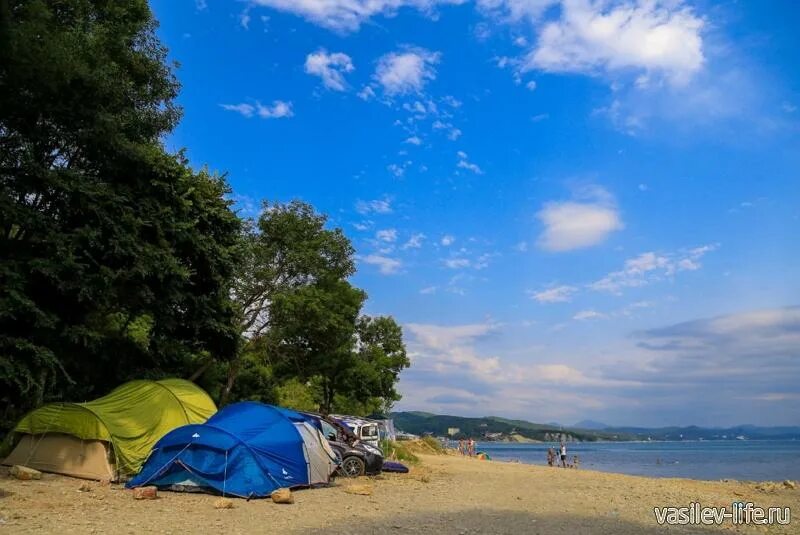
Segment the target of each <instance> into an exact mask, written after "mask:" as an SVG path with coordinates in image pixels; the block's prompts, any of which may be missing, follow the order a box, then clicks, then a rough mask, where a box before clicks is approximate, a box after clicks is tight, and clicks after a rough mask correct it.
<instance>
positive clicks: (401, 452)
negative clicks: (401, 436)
mask: <svg viewBox="0 0 800 535" xmlns="http://www.w3.org/2000/svg"><path fill="white" fill-rule="evenodd" d="M381 450H383V455H384V457H386V459H390V460H392V461H405V462H409V463H418V462H419V457H417V456H416V455H414V454H413V453H412V452H411V451H410V450H409V448H408V446H407V445H406V444H404V443H403V442H396V441H394V440H383V441H382V442H381Z"/></svg>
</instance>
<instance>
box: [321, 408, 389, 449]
mask: <svg viewBox="0 0 800 535" xmlns="http://www.w3.org/2000/svg"><path fill="white" fill-rule="evenodd" d="M331 416H333V417H334V418H336V419H337V420H340V421H342V422H344V423H345V424H347V427H349V428H350V429H352V430H353V433H355V435H356V436H357V437H358V439H359V440H361V442H364V443H365V444H369V445H370V446H374V447H376V448H380V439H381V437H380V432H379V430H378V424H377V423H376V422H373V421H372V420H365V419H363V418H356V417H354V416H343V415H336V414H332V415H331Z"/></svg>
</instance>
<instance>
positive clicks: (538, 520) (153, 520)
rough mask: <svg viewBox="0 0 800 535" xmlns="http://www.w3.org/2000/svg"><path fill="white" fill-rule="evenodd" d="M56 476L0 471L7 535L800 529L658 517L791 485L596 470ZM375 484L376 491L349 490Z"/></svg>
mask: <svg viewBox="0 0 800 535" xmlns="http://www.w3.org/2000/svg"><path fill="white" fill-rule="evenodd" d="M83 483H84V482H83V481H81V480H78V479H72V478H68V477H62V476H56V475H51V474H45V475H44V478H43V479H42V480H41V481H17V480H15V479H11V478H10V477H9V476H8V470H7V469H5V468H4V469H3V472H2V474H1V476H0V489H2V493H1V494H0V496H2V497H0V531H2V532H5V533H23V532H26V533H31V532H36V533H56V532H58V533H185V532H194V533H211V532H220V531H224V532H226V533H357V534H362V533H364V534H366V533H456V534H468V533H514V534H519V533H541V534H547V533H556V534H568V533H569V534H572V533H609V534H612V533H613V534H620V533H623V534H624V533H631V534H633V533H645V534H647V533H664V532H673V533H706V532H709V531H719V530H726V531H728V532H736V533H800V528H798V525H797V522H796V521H793V522H792V524H790V525H788V526H771V527H761V526H752V525H751V526H741V525H739V526H733V525H731V524H729V523H728V524H724V525H723V526H720V527H716V526H714V527H705V526H702V527H701V526H672V527H662V526H659V525H657V524H656V522H655V518H654V514H653V507H654V506H665V505H673V506H682V505H688V504H689V503H691V502H699V503H701V504H702V505H704V506H723V505H727V506H729V505H730V504H731V502H734V501H752V502H754V503H755V504H756V505H759V506H788V507H791V508H792V510H793V511H796V512H800V490H797V489H790V488H787V487H784V486H783V485H782V484H780V483H778V484H762V483H754V482H738V481H728V482H717V481H693V480H686V479H650V478H643V477H634V476H626V475H618V474H608V473H602V472H593V471H587V470H569V469H567V470H564V469H558V468H548V467H542V466H530V465H523V464H517V463H503V462H493V461H477V460H472V459H466V458H461V457H457V456H452V455H446V456H442V455H438V456H437V455H424V456H422V462H421V464H419V465H418V466H416V467H414V468H413V469H412V472H411V473H410V474H403V475H400V474H384V475H382V476H378V477H374V478H361V479H359V480H357V481H355V482H354V481H353V480H343V479H339V480H337V482H336V483H335V484H334V485H332V486H330V487H327V488H318V489H310V490H300V491H297V492H295V493H294V496H295V499H296V503H295V504H293V505H276V504H273V503H272V502H271V501H269V500H253V501H250V502H248V501H246V500H241V499H235V500H234V501H233V503H234V507H233V508H232V509H215V508H214V502H215V501H217V500H218V497H216V496H211V495H206V494H186V493H175V492H161V493H159V498H158V499H157V500H149V501H148V500H143V501H137V500H134V499H133V498H132V496H131V494H130V491H127V490H125V489H123V488H122V487H121V486H119V485H111V486H102V485H100V484H99V483H95V482H90V483H89V487H90V489H91V490H88V491H81V490H79V487H81V485H82V484H83ZM354 483H356V484H358V485H367V486H368V487H369V488H370V490H371V491H372V494H371V495H358V494H351V493H349V492H348V487H349V486H350V485H352V484H354Z"/></svg>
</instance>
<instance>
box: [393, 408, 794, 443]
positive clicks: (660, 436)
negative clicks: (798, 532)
mask: <svg viewBox="0 0 800 535" xmlns="http://www.w3.org/2000/svg"><path fill="white" fill-rule="evenodd" d="M391 417H392V418H393V419H394V425H395V427H396V428H397V429H400V430H403V431H405V432H407V433H413V434H415V435H423V434H426V433H429V434H433V435H435V436H447V434H448V430H449V429H453V428H457V429H458V430H459V431H458V433H457V434H455V435H453V438H456V439H459V438H475V439H488V440H500V441H504V440H509V441H510V440H513V439H514V437H513V436H512V435H514V436H522V437H525V438H527V439H531V440H540V441H555V440H558V437H559V436H560V435H561V434H564V435H566V436H567V437H568V440H577V441H581V442H593V441H622V440H735V439H740V440H742V439H744V440H800V427H796V426H784V427H758V426H754V425H739V426H735V427H729V428H708V427H698V426H693V425H692V426H686V427H659V428H647V427H608V426H606V425H605V424H603V423H601V422H595V421H592V420H583V421H580V422H578V423H576V424H575V426H573V427H563V426H560V425H558V424H537V423H533V422H528V421H526V420H512V419H508V418H501V417H499V416H485V417H483V418H467V417H463V416H449V415H442V414H431V413H428V412H395V413H392V414H391Z"/></svg>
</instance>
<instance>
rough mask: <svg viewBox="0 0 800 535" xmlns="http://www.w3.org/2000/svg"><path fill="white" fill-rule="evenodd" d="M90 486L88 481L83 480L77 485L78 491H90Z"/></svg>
mask: <svg viewBox="0 0 800 535" xmlns="http://www.w3.org/2000/svg"><path fill="white" fill-rule="evenodd" d="M91 491H92V486H91V485H90V484H89V482H88V481H84V482H83V483H81V484H80V485H79V486H78V492H91Z"/></svg>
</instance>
